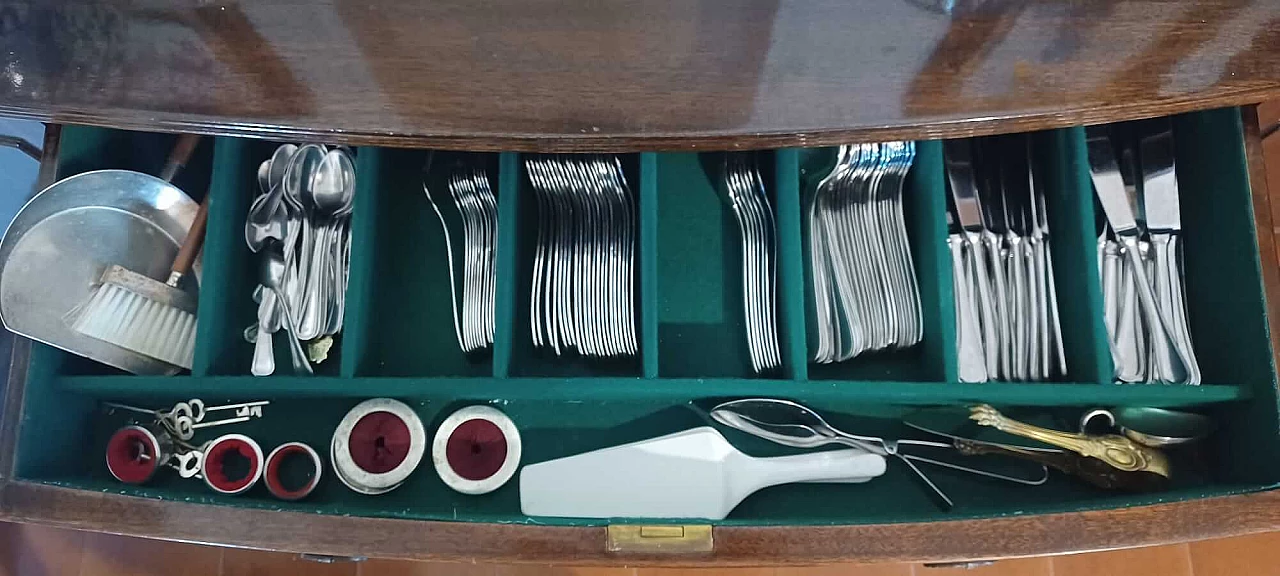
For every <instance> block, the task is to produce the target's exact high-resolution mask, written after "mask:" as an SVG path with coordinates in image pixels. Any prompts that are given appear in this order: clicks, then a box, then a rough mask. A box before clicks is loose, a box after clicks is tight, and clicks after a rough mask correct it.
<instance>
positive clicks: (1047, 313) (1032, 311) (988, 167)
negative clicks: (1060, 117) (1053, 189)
mask: <svg viewBox="0 0 1280 576" xmlns="http://www.w3.org/2000/svg"><path fill="white" fill-rule="evenodd" d="M944 152H945V155H946V167H947V180H948V182H949V183H950V188H951V195H950V198H949V202H948V208H949V209H950V212H949V217H950V218H949V219H950V220H951V222H950V225H951V234H950V235H949V237H948V238H947V244H948V246H949V248H950V250H951V263H952V274H953V277H952V279H953V286H954V288H955V298H956V332H957V347H958V348H959V359H960V381H962V382H985V381H988V380H1046V379H1049V378H1052V377H1055V376H1061V375H1064V374H1066V370H1067V368H1066V360H1065V356H1064V353H1063V346H1062V327H1061V320H1060V318H1059V317H1058V294H1057V288H1056V287H1055V286H1054V281H1053V259H1052V257H1051V255H1050V249H1049V224H1048V220H1047V219H1046V216H1045V203H1044V194H1043V192H1042V191H1041V190H1039V189H1038V188H1037V186H1036V184H1035V176H1034V174H1033V173H1032V170H1031V167H1030V166H1031V165H1030V154H1031V147H1030V141H1029V140H1028V139H1027V138H1026V136H1024V135H1011V136H1000V137H993V138H984V139H975V140H949V141H947V142H946V143H945V144H944Z"/></svg>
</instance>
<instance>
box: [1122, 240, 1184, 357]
mask: <svg viewBox="0 0 1280 576" xmlns="http://www.w3.org/2000/svg"><path fill="white" fill-rule="evenodd" d="M1121 241H1122V242H1123V243H1124V246H1125V254H1126V256H1127V257H1128V259H1129V270H1130V274H1132V275H1133V277H1134V284H1135V286H1136V288H1137V290H1138V302H1139V303H1140V304H1141V305H1142V313H1143V315H1144V316H1145V317H1146V320H1147V325H1148V326H1150V327H1151V337H1152V338H1160V337H1162V336H1163V338H1164V339H1166V340H1167V341H1168V342H1174V341H1175V339H1174V338H1175V336H1174V333H1173V330H1172V329H1171V328H1170V326H1171V325H1172V324H1173V322H1172V321H1170V320H1168V319H1166V318H1165V315H1164V314H1161V312H1160V308H1159V306H1158V305H1157V304H1156V295H1155V292H1154V291H1153V290H1152V289H1151V282H1150V281H1149V279H1148V278H1147V273H1146V267H1145V266H1144V265H1143V263H1142V256H1141V254H1139V252H1138V239H1137V237H1135V236H1124V237H1122V240H1121ZM1156 326H1159V327H1160V329H1159V330H1157V329H1156ZM1170 351H1174V352H1177V355H1178V356H1179V357H1180V358H1179V359H1182V358H1181V356H1182V353H1181V351H1180V350H1171V348H1170V346H1168V345H1163V346H1160V345H1158V346H1155V347H1154V350H1153V352H1154V356H1153V358H1152V362H1155V363H1157V365H1158V366H1159V370H1160V373H1161V374H1172V373H1173V368H1172V362H1173V358H1172V357H1170V355H1169V352H1170ZM1184 364H1185V360H1184Z"/></svg>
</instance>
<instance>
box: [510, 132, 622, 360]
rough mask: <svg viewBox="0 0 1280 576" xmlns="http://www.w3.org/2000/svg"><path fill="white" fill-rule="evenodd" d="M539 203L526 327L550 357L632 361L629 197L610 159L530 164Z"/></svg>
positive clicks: (548, 159) (617, 164)
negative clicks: (575, 355) (572, 355)
mask: <svg viewBox="0 0 1280 576" xmlns="http://www.w3.org/2000/svg"><path fill="white" fill-rule="evenodd" d="M525 172H526V174H527V175H528V177H529V183H530V184H531V185H532V186H533V192H534V197H535V198H536V199H537V203H538V241H537V244H536V245H535V247H534V258H533V283H532V287H531V288H530V298H529V301H530V310H529V324H530V325H531V327H532V336H533V344H534V346H535V347H538V348H550V349H551V350H552V351H553V352H554V353H555V354H556V355H557V356H559V355H562V354H565V353H567V352H568V351H571V350H573V351H577V353H579V354H582V355H585V356H589V357H616V356H634V355H635V354H636V352H637V350H638V348H639V346H638V343H637V338H636V335H637V330H636V312H635V310H636V309H635V300H636V286H635V279H636V275H635V260H636V248H635V245H636V238H637V233H638V232H637V229H636V228H637V217H636V216H637V214H638V209H637V207H636V197H635V195H634V194H632V192H631V188H630V187H628V186H627V181H626V176H625V175H624V174H623V171H622V162H621V161H620V160H619V159H618V158H617V157H616V156H574V155H557V156H530V157H528V158H526V160H525Z"/></svg>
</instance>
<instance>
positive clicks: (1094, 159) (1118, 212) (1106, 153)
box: [1085, 126, 1190, 374]
mask: <svg viewBox="0 0 1280 576" xmlns="http://www.w3.org/2000/svg"><path fill="white" fill-rule="evenodd" d="M1085 134H1086V138H1087V140H1086V143H1087V150H1088V157H1089V172H1090V174H1091V175H1092V176H1093V187H1094V193H1095V194H1097V196H1098V203H1099V204H1101V205H1102V211H1103V213H1105V214H1106V217H1107V222H1108V223H1109V224H1110V225H1111V229H1112V231H1113V232H1114V233H1115V236H1116V238H1117V240H1119V242H1120V244H1121V245H1122V246H1123V247H1124V250H1123V251H1124V255H1125V257H1126V259H1127V261H1128V263H1129V274H1131V275H1132V277H1133V279H1134V284H1135V288H1136V289H1137V291H1138V301H1139V304H1140V305H1141V307H1142V311H1143V315H1144V316H1145V317H1146V319H1147V325H1148V326H1150V327H1152V337H1153V338H1155V337H1157V335H1158V334H1163V335H1164V336H1165V340H1166V341H1165V342H1164V344H1165V345H1162V346H1153V347H1152V352H1153V354H1152V356H1153V358H1152V361H1153V362H1154V363H1156V365H1157V370H1158V373H1160V374H1173V373H1174V367H1173V358H1172V357H1171V356H1170V351H1171V350H1170V349H1171V348H1172V349H1173V351H1174V352H1176V353H1177V356H1178V358H1179V360H1181V361H1182V364H1183V366H1188V365H1189V364H1190V363H1189V362H1188V361H1187V360H1186V358H1185V357H1184V355H1183V353H1182V349H1181V348H1180V347H1178V346H1176V345H1173V343H1174V342H1176V341H1177V338H1176V335H1175V334H1174V330H1173V329H1172V328H1171V326H1172V324H1173V322H1172V320H1168V319H1166V318H1165V315H1164V314H1162V313H1161V311H1160V308H1159V306H1158V304H1157V303H1156V296H1155V293H1154V291H1153V290H1152V288H1151V283H1150V282H1149V281H1148V278H1147V273H1146V266H1145V265H1144V264H1143V262H1142V256H1141V254H1140V253H1139V248H1138V239H1139V236H1140V235H1141V233H1142V230H1141V229H1140V228H1138V223H1137V221H1136V220H1135V219H1134V217H1133V210H1132V209H1131V208H1130V207H1129V199H1128V197H1127V196H1126V193H1125V188H1124V179H1123V178H1122V177H1121V176H1120V168H1119V166H1117V164H1116V155H1115V151H1114V150H1113V149H1112V146H1111V138H1110V134H1109V133H1108V130H1107V128H1106V127H1105V126H1090V127H1088V128H1086V129H1085ZM1155 326H1160V328H1161V330H1160V331H1158V332H1157V331H1156V330H1155V329H1154V327H1155Z"/></svg>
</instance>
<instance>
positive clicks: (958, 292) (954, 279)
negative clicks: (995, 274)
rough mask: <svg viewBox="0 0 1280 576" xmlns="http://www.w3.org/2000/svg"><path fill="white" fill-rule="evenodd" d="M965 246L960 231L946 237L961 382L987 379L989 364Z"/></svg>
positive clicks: (984, 380)
mask: <svg viewBox="0 0 1280 576" xmlns="http://www.w3.org/2000/svg"><path fill="white" fill-rule="evenodd" d="M966 246H967V243H966V242H965V240H964V237H963V236H961V235H960V234H951V235H950V236H948V237H947V247H948V248H949V249H950V250H951V285H952V289H953V290H954V292H955V306H956V356H957V357H958V358H957V360H958V363H959V368H960V381H961V382H968V383H973V382H986V381H987V366H986V363H985V359H984V354H983V351H982V340H981V335H980V334H979V333H978V317H977V306H976V304H974V302H973V297H972V294H971V292H970V290H969V286H970V282H969V278H970V273H969V263H968V258H965V248H966Z"/></svg>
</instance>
